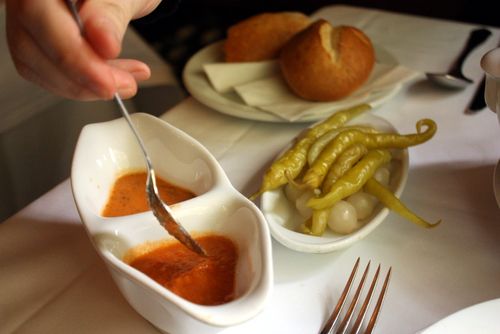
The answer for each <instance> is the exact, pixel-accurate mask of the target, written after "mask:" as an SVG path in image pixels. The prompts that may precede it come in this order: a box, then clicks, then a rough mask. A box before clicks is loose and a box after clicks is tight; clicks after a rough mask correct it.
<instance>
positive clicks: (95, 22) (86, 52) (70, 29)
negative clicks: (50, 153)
mask: <svg viewBox="0 0 500 334" xmlns="http://www.w3.org/2000/svg"><path fill="white" fill-rule="evenodd" d="M160 1H161V0H84V1H79V3H78V5H79V6H80V8H79V14H80V16H81V18H82V22H83V26H84V31H85V36H84V37H82V36H81V34H80V30H79V28H78V25H77V24H76V22H75V20H74V19H73V17H72V15H71V12H70V10H69V9H68V8H67V6H66V4H65V3H64V1H63V0H43V1H41V0H6V13H7V24H6V28H7V40H8V44H9V49H10V53H11V56H12V59H13V61H14V64H15V66H16V69H17V71H18V72H19V74H20V75H21V76H22V77H23V78H25V79H27V80H29V81H32V82H34V83H35V84H37V85H39V86H41V87H43V88H45V89H47V90H48V91H50V92H52V93H55V94H57V95H61V96H63V97H66V98H71V99H78V100H98V99H111V98H113V95H114V93H115V92H118V93H119V94H120V95H121V97H123V98H129V97H132V96H134V95H135V94H136V92H137V82H138V81H142V80H146V79H148V78H149V76H150V70H149V67H148V66H147V65H146V64H144V63H142V62H140V61H138V60H134V59H120V58H118V56H119V54H120V51H121V44H122V39H123V35H124V34H125V30H126V29H127V26H128V24H129V23H130V21H131V20H132V19H136V18H140V17H142V16H145V15H147V14H149V13H150V12H151V11H153V9H154V8H156V6H157V5H158V4H159V3H160ZM165 1H168V0H165ZM80 4H81V5H80Z"/></svg>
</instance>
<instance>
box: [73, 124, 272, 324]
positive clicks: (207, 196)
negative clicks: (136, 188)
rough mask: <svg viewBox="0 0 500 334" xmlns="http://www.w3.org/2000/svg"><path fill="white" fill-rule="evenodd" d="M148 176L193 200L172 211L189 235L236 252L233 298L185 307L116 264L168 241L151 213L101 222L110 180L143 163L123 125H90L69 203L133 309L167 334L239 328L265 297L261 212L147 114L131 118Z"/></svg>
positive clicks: (266, 253) (200, 150) (194, 148)
mask: <svg viewBox="0 0 500 334" xmlns="http://www.w3.org/2000/svg"><path fill="white" fill-rule="evenodd" d="M132 120H133V122H134V124H135V125H136V127H137V128H138V131H139V133H140V135H141V137H142V138H143V140H144V142H145V144H146V149H147V151H148V154H149V155H150V157H151V159H152V163H153V166H154V168H155V172H156V174H157V175H158V176H160V177H161V178H163V179H165V180H168V181H169V182H171V183H173V184H175V185H177V186H180V187H182V188H185V189H187V190H190V191H192V192H193V193H195V194H196V197H194V198H192V199H189V200H186V201H184V202H180V203H177V204H174V205H171V209H172V212H173V214H174V216H175V217H176V218H177V219H178V221H179V222H180V223H181V224H182V225H183V227H184V228H186V230H188V232H189V233H190V234H191V235H192V236H193V237H195V238H196V237H197V236H202V235H206V234H217V235H222V236H225V237H227V238H229V239H230V240H232V241H233V242H234V243H235V245H236V248H237V250H238V262H237V265H236V277H235V295H236V297H235V299H234V300H233V301H231V302H228V303H225V304H222V305H218V306H204V305H198V304H195V303H192V302H190V301H188V300H186V299H184V298H182V297H179V296H178V295H176V294H174V293H173V292H171V291H169V290H168V289H166V288H164V287H163V286H161V285H160V284H158V283H156V282H155V281H154V280H152V279H151V278H149V277H148V276H147V275H145V274H143V273H141V272H140V271H138V270H136V269H134V268H133V267H131V266H130V265H128V264H127V263H126V262H124V261H123V257H124V255H125V254H126V252H127V251H128V250H130V249H132V248H134V247H136V246H138V245H141V244H144V243H154V242H159V241H163V240H170V239H172V237H171V236H170V235H168V233H167V232H166V231H165V230H164V228H163V227H162V226H161V225H160V224H159V223H158V221H156V218H155V217H154V215H153V214H152V212H151V211H147V212H143V213H138V214H133V215H128V216H122V217H113V218H106V217H103V216H102V215H101V212H102V209H103V207H104V205H105V204H106V201H107V199H108V196H109V193H110V191H111V187H112V186H113V184H114V182H115V180H116V179H117V178H118V177H119V176H120V175H122V174H124V173H126V172H129V171H137V170H144V158H143V156H142V155H141V151H140V149H139V146H138V144H137V143H136V141H135V138H134V137H133V134H132V132H131V131H130V128H129V127H128V125H127V123H126V122H125V120H124V119H117V120H113V121H109V122H104V123H97V124H90V125H87V126H86V127H84V129H83V130H82V132H81V135H80V138H79V140H78V143H77V146H76V150H75V154H74V158H73V165H72V172H71V184H72V190H73V196H74V199H75V202H76V205H77V208H78V212H79V214H80V217H81V219H82V222H83V224H84V226H85V228H86V231H87V233H88V235H89V238H90V240H91V241H92V243H93V245H94V248H95V249H96V251H97V253H98V254H99V255H100V256H101V257H102V258H103V260H104V262H105V264H106V265H107V267H108V269H109V271H110V273H111V275H112V277H113V279H114V281H115V283H116V284H117V286H118V288H119V289H120V291H121V292H122V294H123V295H124V297H125V298H126V299H127V301H128V302H129V303H130V304H131V305H132V307H134V309H135V310H136V311H137V312H138V313H139V314H141V315H142V316H143V317H144V318H146V319H147V320H148V321H150V322H151V323H152V324H153V325H155V326H156V327H157V328H159V329H160V330H162V331H164V332H168V333H170V334H178V333H193V332H196V333H214V332H217V331H220V330H222V329H223V328H224V327H227V326H232V325H236V324H239V323H241V322H244V321H246V320H248V319H250V318H252V317H253V316H255V315H256V314H258V313H259V312H260V311H261V310H262V309H263V308H264V306H265V304H266V302H267V300H268V299H269V297H270V294H271V290H272V280H273V272H272V259H271V241H270V234H269V230H268V226H267V223H266V221H265V219H264V216H263V215H262V213H261V211H260V210H259V209H258V208H257V207H256V206H255V205H254V204H253V203H252V202H251V201H249V200H248V199H247V198H245V197H244V196H243V195H241V194H240V193H239V192H238V191H237V190H236V189H234V188H233V187H232V185H231V183H230V181H229V179H228V178H227V176H226V175H225V173H224V171H223V170H222V168H221V167H220V165H219V164H218V162H217V161H216V160H215V158H214V157H213V156H212V155H211V154H210V153H209V152H208V150H207V149H206V148H204V147H203V146H202V145H201V144H200V143H198V142H197V141H196V140H195V139H193V138H191V137H190V136H188V135H187V134H185V133H184V132H182V131H180V130H179V129H177V128H175V127H173V126H171V125H170V124H168V123H166V122H164V121H162V120H160V119H158V118H156V117H153V116H151V115H147V114H133V115H132Z"/></svg>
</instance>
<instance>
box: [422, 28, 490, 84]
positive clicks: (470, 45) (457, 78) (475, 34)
mask: <svg viewBox="0 0 500 334" xmlns="http://www.w3.org/2000/svg"><path fill="white" fill-rule="evenodd" d="M490 35H491V31H489V30H488V29H484V28H481V29H476V30H473V31H471V33H470V35H469V39H468V40H467V44H466V45H465V48H464V49H463V50H462V52H461V53H460V55H459V56H458V58H457V60H456V61H455V63H454V64H453V66H452V67H451V69H450V71H449V72H448V73H427V74H426V75H427V78H428V79H429V80H431V81H432V82H434V83H436V84H438V85H440V86H444V87H448V88H457V89H461V88H465V87H467V85H469V84H471V83H472V82H473V81H472V80H471V79H469V78H467V77H466V76H465V75H464V74H463V73H462V66H463V64H464V62H465V60H466V59H467V56H468V55H469V54H470V53H471V52H472V51H473V50H474V49H475V48H476V47H477V46H479V45H480V44H481V43H483V42H484V41H485V40H486V39H487V38H488V37H489V36H490Z"/></svg>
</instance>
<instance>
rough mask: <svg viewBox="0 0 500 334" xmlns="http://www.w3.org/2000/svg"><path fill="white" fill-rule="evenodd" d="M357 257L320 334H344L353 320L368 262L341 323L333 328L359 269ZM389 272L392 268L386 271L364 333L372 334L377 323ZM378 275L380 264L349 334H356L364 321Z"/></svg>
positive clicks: (368, 266)
mask: <svg viewBox="0 0 500 334" xmlns="http://www.w3.org/2000/svg"><path fill="white" fill-rule="evenodd" d="M359 261H360V259H359V257H358V259H357V260H356V263H355V264H354V267H353V269H352V272H351V275H350V276H349V279H348V280H347V283H346V285H345V287H344V291H342V294H341V296H340V298H339V301H338V302H337V305H336V306H335V308H334V309H333V312H332V314H331V315H330V317H329V318H328V320H327V322H326V323H325V325H324V326H323V328H322V330H321V332H320V334H330V333H333V331H334V330H335V329H336V330H337V331H336V332H335V333H337V334H338V333H342V334H343V333H346V331H347V329H348V327H349V324H350V323H351V320H352V318H353V314H354V310H355V309H356V305H357V304H358V301H359V297H360V295H361V292H362V290H363V286H364V284H365V281H366V277H367V275H368V272H369V269H370V262H371V261H369V262H368V264H367V265H366V268H365V271H364V272H363V276H362V277H361V280H360V282H359V284H358V288H357V289H356V292H355V293H354V296H353V297H352V300H351V304H350V305H349V309H348V310H347V311H346V313H345V314H344V317H343V319H342V321H341V322H340V324H339V326H338V328H335V325H336V324H337V322H338V321H339V320H340V316H341V311H342V309H343V307H344V305H345V302H346V299H347V296H348V295H349V292H350V290H351V287H352V286H353V281H354V278H355V277H356V273H357V271H358V267H359ZM391 272H392V267H390V268H389V270H388V271H387V274H386V276H385V280H384V283H383V286H382V289H381V290H380V293H379V297H378V300H377V304H376V305H375V307H374V309H373V312H372V315H371V317H370V320H369V322H368V324H367V326H366V328H365V331H364V333H365V334H369V333H372V331H373V328H374V327H375V324H376V322H377V319H378V316H379V314H380V309H381V308H382V302H383V301H384V297H385V294H386V292H387V287H388V285H389V280H390V277H391ZM379 274H380V264H379V265H378V267H377V271H376V272H375V275H374V276H373V279H372V283H371V285H370V288H369V290H368V292H367V294H366V297H365V300H364V302H363V305H362V306H361V308H360V309H359V314H358V316H357V318H356V320H355V322H354V325H352V327H351V332H350V333H354V334H355V333H358V332H359V331H360V329H361V327H362V325H363V321H364V319H365V316H366V313H367V311H368V307H369V305H370V302H371V299H372V297H373V292H374V290H375V286H376V284H377V281H378V276H379Z"/></svg>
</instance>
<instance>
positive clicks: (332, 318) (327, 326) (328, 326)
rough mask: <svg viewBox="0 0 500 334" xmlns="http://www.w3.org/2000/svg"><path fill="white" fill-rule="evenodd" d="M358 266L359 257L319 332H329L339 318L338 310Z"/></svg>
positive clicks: (343, 301) (349, 288) (321, 333)
mask: <svg viewBox="0 0 500 334" xmlns="http://www.w3.org/2000/svg"><path fill="white" fill-rule="evenodd" d="M358 266H359V257H358V259H357V260H356V263H355V264H354V267H353V268H352V271H351V275H350V276H349V279H348V280H347V283H346V285H345V287H344V291H342V294H341V295H340V298H339V301H338V302H337V305H336V306H335V308H334V310H333V312H332V314H331V315H330V317H329V318H328V321H327V322H326V323H325V325H324V326H323V328H322V329H321V332H320V334H330V332H331V331H332V329H333V327H334V326H335V323H336V322H337V320H338V319H339V316H340V311H341V310H342V308H343V307H344V304H345V301H346V298H347V295H348V294H349V291H350V290H351V287H352V282H353V281H354V277H355V276H356V272H357V271H358Z"/></svg>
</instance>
